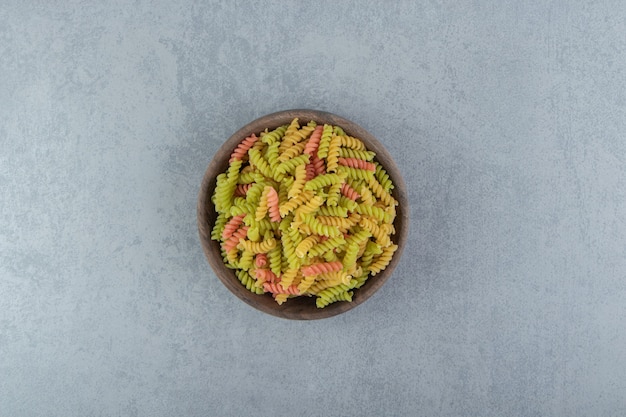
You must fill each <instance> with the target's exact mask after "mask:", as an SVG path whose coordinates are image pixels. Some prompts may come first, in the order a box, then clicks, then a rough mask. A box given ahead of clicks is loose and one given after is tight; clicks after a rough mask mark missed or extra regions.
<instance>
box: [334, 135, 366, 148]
mask: <svg viewBox="0 0 626 417" xmlns="http://www.w3.org/2000/svg"><path fill="white" fill-rule="evenodd" d="M340 137H341V146H345V147H346V148H351V149H354V150H357V151H365V150H366V149H365V145H364V144H363V142H361V141H360V140H359V139H357V138H354V137H352V136H347V135H345V136H340Z"/></svg>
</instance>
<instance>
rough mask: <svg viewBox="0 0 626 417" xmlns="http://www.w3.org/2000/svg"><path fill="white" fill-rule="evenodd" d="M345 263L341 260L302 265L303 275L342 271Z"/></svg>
mask: <svg viewBox="0 0 626 417" xmlns="http://www.w3.org/2000/svg"><path fill="white" fill-rule="evenodd" d="M342 268H343V265H342V264H341V262H338V261H337V262H322V263H316V264H312V265H307V266H303V267H302V275H304V276H305V277H308V276H311V275H319V274H321V273H324V272H333V271H341V269H342Z"/></svg>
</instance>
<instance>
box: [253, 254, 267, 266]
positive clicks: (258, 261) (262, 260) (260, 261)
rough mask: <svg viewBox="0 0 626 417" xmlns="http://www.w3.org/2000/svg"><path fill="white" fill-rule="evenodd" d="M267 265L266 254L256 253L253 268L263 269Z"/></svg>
mask: <svg viewBox="0 0 626 417" xmlns="http://www.w3.org/2000/svg"><path fill="white" fill-rule="evenodd" d="M266 265H267V254H265V253H257V254H256V256H255V258H254V266H256V267H257V268H264V267H265V266H266Z"/></svg>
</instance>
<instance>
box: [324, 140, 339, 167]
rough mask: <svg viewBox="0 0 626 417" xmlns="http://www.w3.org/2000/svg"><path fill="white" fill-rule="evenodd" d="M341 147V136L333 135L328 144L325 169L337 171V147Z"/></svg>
mask: <svg viewBox="0 0 626 417" xmlns="http://www.w3.org/2000/svg"><path fill="white" fill-rule="evenodd" d="M340 147H341V136H336V135H333V136H332V137H331V139H330V144H329V145H328V155H327V156H326V171H327V172H337V167H338V166H339V148H340Z"/></svg>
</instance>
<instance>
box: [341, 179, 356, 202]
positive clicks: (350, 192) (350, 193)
mask: <svg viewBox="0 0 626 417" xmlns="http://www.w3.org/2000/svg"><path fill="white" fill-rule="evenodd" d="M341 194H343V195H344V196H346V197H347V198H349V199H350V200H352V201H356V200H357V199H358V198H359V197H361V196H360V195H359V193H357V192H356V190H355V189H354V188H352V187H350V185H348V183H345V182H344V183H343V184H341Z"/></svg>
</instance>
